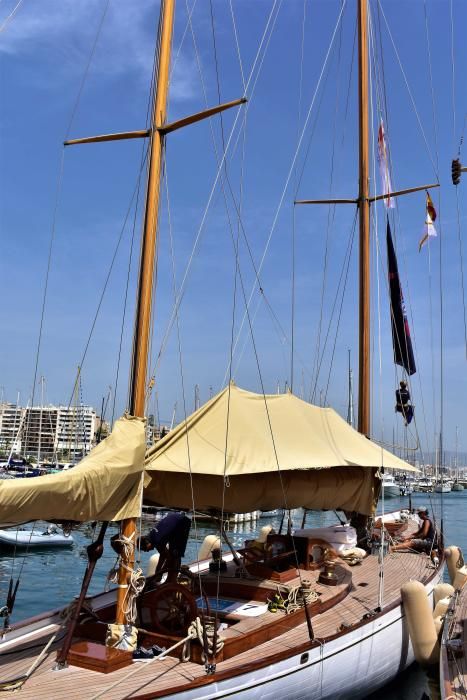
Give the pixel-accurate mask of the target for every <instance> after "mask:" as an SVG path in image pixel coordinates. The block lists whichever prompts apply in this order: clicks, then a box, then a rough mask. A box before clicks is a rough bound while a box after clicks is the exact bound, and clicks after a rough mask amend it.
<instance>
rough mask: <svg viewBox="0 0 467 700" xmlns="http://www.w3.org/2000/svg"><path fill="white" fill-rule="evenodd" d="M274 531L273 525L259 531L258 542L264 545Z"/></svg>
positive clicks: (265, 526)
mask: <svg viewBox="0 0 467 700" xmlns="http://www.w3.org/2000/svg"><path fill="white" fill-rule="evenodd" d="M272 529H273V528H272V525H264V526H263V527H262V528H261V530H260V531H259V535H258V537H257V539H256V541H257V542H261V544H264V543H265V542H266V540H267V539H268V535H269V534H270V533H271V532H272Z"/></svg>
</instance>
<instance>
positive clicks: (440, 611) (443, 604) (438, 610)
mask: <svg viewBox="0 0 467 700" xmlns="http://www.w3.org/2000/svg"><path fill="white" fill-rule="evenodd" d="M450 601H451V598H450V597H449V596H447V597H446V598H441V600H438V602H437V603H436V605H435V609H434V610H433V618H437V617H441V616H442V615H446V613H447V611H448V608H449V603H450Z"/></svg>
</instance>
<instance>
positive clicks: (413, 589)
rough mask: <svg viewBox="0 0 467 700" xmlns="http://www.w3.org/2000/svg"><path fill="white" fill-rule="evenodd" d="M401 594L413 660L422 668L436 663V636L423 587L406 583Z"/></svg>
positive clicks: (411, 582)
mask: <svg viewBox="0 0 467 700" xmlns="http://www.w3.org/2000/svg"><path fill="white" fill-rule="evenodd" d="M401 594H402V602H403V604H404V611H405V615H406V618H407V625H408V628H409V635H410V640H411V642H412V647H413V650H414V654H415V658H416V659H417V661H418V663H419V664H421V665H422V666H427V665H430V664H435V663H437V662H438V659H439V644H438V634H437V631H436V626H435V622H434V620H433V615H432V611H431V607H430V603H429V601H428V596H427V593H426V590H425V587H424V585H423V584H422V583H420V581H407V583H404V585H403V586H402V588H401Z"/></svg>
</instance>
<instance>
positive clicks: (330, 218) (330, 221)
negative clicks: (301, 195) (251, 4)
mask: <svg viewBox="0 0 467 700" xmlns="http://www.w3.org/2000/svg"><path fill="white" fill-rule="evenodd" d="M341 5H342V3H341ZM341 50H342V22H340V26H339V48H338V52H337V75H338V78H337V80H336V95H335V105H334V121H333V129H332V133H333V138H332V148H331V170H330V174H329V196H330V197H332V193H333V184H334V159H335V151H336V124H337V115H338V112H339V94H340V64H341ZM335 216H336V205H335V204H334V205H329V206H328V215H327V224H326V235H325V243H324V260H323V281H322V284H321V301H320V311H319V321H318V333H317V338H316V351H315V355H316V368H317V369H316V371H317V372H318V361H319V355H320V344H321V329H322V323H323V314H324V299H325V292H326V282H327V272H328V257H329V239H330V236H331V230H332V228H333V225H334V220H335ZM331 366H332V365H331ZM317 382H318V374H317V376H316V383H317ZM316 383H315V389H316ZM314 398H315V395H314V392H313V395H312V396H311V401H312V402H313V400H314Z"/></svg>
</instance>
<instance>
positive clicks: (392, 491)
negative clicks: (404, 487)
mask: <svg viewBox="0 0 467 700" xmlns="http://www.w3.org/2000/svg"><path fill="white" fill-rule="evenodd" d="M383 489H384V498H397V497H398V496H400V488H399V486H398V485H397V484H388V485H383Z"/></svg>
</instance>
